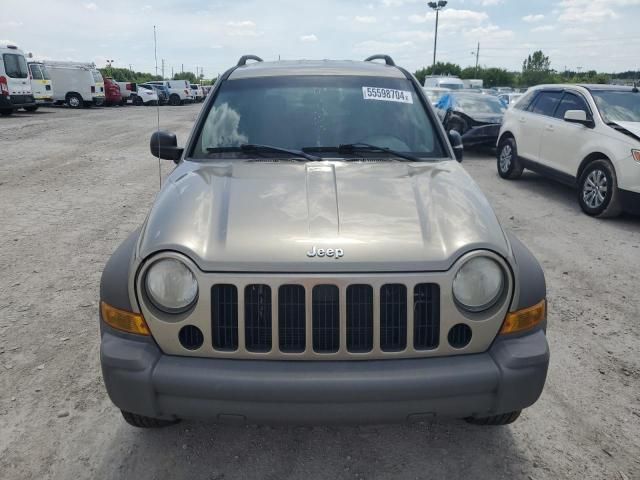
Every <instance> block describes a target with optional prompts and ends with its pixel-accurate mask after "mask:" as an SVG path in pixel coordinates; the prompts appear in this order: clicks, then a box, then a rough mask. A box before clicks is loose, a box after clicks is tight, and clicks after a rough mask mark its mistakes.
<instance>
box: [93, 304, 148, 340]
mask: <svg viewBox="0 0 640 480" xmlns="http://www.w3.org/2000/svg"><path fill="white" fill-rule="evenodd" d="M100 311H101V312H102V320H104V323H106V324H107V325H109V326H110V327H112V328H115V329H116V330H121V331H123V332H127V333H134V334H136V335H151V332H150V331H149V327H148V326H147V322H145V321H144V317H143V316H142V315H141V314H139V313H133V312H127V311H125V310H120V309H118V308H115V307H112V306H111V305H109V304H107V303H105V302H100Z"/></svg>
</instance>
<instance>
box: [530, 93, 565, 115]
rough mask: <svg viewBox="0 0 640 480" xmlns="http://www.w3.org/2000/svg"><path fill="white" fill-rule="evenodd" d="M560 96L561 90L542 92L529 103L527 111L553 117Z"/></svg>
mask: <svg viewBox="0 0 640 480" xmlns="http://www.w3.org/2000/svg"><path fill="white" fill-rule="evenodd" d="M561 98H562V92H542V93H541V94H540V95H538V98H536V101H535V102H534V103H533V105H531V107H530V108H529V111H530V112H532V113H537V114H538V115H545V116H547V117H553V114H554V112H555V111H556V107H557V106H558V104H559V103H560V99H561Z"/></svg>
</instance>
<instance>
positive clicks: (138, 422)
mask: <svg viewBox="0 0 640 480" xmlns="http://www.w3.org/2000/svg"><path fill="white" fill-rule="evenodd" d="M120 411H121V412H122V417H123V418H124V421H125V422H127V423H128V424H129V425H131V426H132V427H137V428H162V427H168V426H170V425H175V424H176V423H178V422H180V420H161V419H159V418H152V417H145V416H144V415H138V414H137V413H131V412H127V411H125V410H120Z"/></svg>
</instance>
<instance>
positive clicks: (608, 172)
mask: <svg viewBox="0 0 640 480" xmlns="http://www.w3.org/2000/svg"><path fill="white" fill-rule="evenodd" d="M578 202H579V203H580V207H581V208H582V211H583V212H584V213H586V214H587V215H591V216H592V217H600V218H611V217H617V216H618V215H620V213H621V212H622V205H621V203H620V194H619V192H618V177H617V176H616V171H615V170H614V168H613V165H611V163H610V162H609V160H605V159H601V160H595V161H593V162H591V163H590V164H589V165H587V167H586V168H585V169H584V171H583V172H582V175H580V180H579V181H578Z"/></svg>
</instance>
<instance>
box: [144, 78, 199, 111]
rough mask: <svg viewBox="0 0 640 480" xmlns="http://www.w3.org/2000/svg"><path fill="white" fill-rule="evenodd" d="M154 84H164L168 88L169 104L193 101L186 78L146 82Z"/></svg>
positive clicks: (182, 103)
mask: <svg viewBox="0 0 640 480" xmlns="http://www.w3.org/2000/svg"><path fill="white" fill-rule="evenodd" d="M147 83H151V84H154V85H164V86H165V87H167V89H168V90H169V100H168V102H167V103H168V104H169V105H184V104H185V103H191V102H193V95H192V93H191V84H190V83H189V82H188V81H187V80H162V81H153V82H147Z"/></svg>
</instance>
